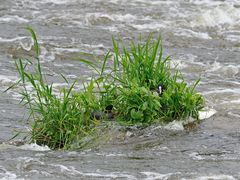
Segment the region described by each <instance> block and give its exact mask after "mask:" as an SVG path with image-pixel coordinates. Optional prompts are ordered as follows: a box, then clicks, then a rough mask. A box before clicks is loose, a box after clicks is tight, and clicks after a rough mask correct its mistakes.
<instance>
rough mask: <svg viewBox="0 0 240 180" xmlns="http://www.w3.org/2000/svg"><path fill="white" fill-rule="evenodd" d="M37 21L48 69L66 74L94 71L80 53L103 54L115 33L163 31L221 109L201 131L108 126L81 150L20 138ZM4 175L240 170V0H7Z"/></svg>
mask: <svg viewBox="0 0 240 180" xmlns="http://www.w3.org/2000/svg"><path fill="white" fill-rule="evenodd" d="M28 25H31V26H32V27H33V29H34V30H35V31H36V33H37V36H38V38H39V42H40V45H41V52H42V54H41V60H42V63H43V66H44V72H45V73H46V75H47V76H48V78H49V79H50V80H52V81H53V82H54V83H55V87H58V86H64V84H63V82H62V80H61V79H60V78H59V73H63V74H64V75H66V76H67V77H68V78H69V79H76V78H79V79H84V78H87V77H89V75H90V73H91V72H89V70H87V69H86V68H85V67H84V66H83V64H81V63H80V62H78V61H75V60H72V59H73V57H79V56H80V54H83V53H90V54H94V55H96V56H99V57H102V56H103V55H104V54H105V53H106V52H107V50H108V49H110V48H111V36H112V35H113V36H115V37H117V36H118V35H120V36H121V37H122V38H123V39H124V40H133V39H136V37H137V36H138V35H139V34H140V33H141V34H142V35H143V36H145V35H147V34H148V33H149V32H154V33H155V34H161V35H162V39H163V44H164V49H165V55H171V57H172V60H173V61H172V63H173V65H175V64H178V69H180V70H181V71H182V72H183V74H184V75H185V77H186V80H187V81H188V82H189V83H190V84H191V83H193V82H194V81H195V80H196V79H198V78H199V77H201V83H200V84H199V86H198V88H197V90H198V91H200V92H201V93H202V94H203V95H204V96H205V98H206V102H207V106H208V107H210V108H213V109H215V110H216V111H217V113H216V114H215V115H214V116H212V117H211V118H208V119H205V120H203V121H202V122H201V123H200V125H199V126H198V127H197V128H195V129H193V130H184V131H182V130H164V129H162V128H160V127H149V128H147V129H142V130H139V129H134V128H133V129H129V130H121V128H120V127H118V126H114V127H115V128H113V129H110V130H109V132H108V133H109V136H110V138H109V139H110V140H109V141H108V142H104V143H103V144H102V145H101V143H100V144H99V145H96V146H94V148H85V149H84V150H79V151H51V150H49V149H48V148H47V147H39V146H37V145H35V144H30V145H28V144H24V145H20V146H19V145H18V146H17V145H15V144H14V143H12V144H11V143H9V141H8V140H9V139H10V138H11V137H12V136H13V135H14V134H15V131H17V130H20V129H27V128H28V126H27V124H26V123H25V122H26V118H27V110H26V109H25V108H24V107H22V106H21V105H19V103H18V102H19V101H18V100H19V95H18V93H17V90H12V91H9V92H8V93H2V91H3V90H4V89H6V88H7V87H8V86H10V85H11V84H13V83H14V82H16V80H17V79H18V74H17V72H16V69H15V66H14V58H17V57H25V56H26V55H27V54H29V53H30V52H28V51H29V50H30V49H31V47H32V42H31V40H30V36H29V33H28V32H26V30H25V28H26V27H27V26H28ZM0 47H1V48H0V90H1V93H0V130H1V131H0V142H1V144H0V179H42V178H45V179H57V178H58V179H164V180H166V179H187V180H188V179H202V180H207V179H217V180H220V179H221V180H223V179H224V180H225V179H229V180H232V179H240V173H239V172H240V64H239V61H240V59H239V58H240V1H239V0H177V1H176V0H108V1H106V0H41V1H34V0H11V1H10V0H8V1H7V0H0Z"/></svg>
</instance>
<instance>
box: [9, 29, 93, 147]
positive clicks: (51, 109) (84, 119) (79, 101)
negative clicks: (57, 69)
mask: <svg viewBox="0 0 240 180" xmlns="http://www.w3.org/2000/svg"><path fill="white" fill-rule="evenodd" d="M28 30H29V31H30V32H31V34H32V38H33V40H34V47H35V53H36V57H34V59H33V62H34V61H36V63H37V64H33V63H32V62H31V61H29V60H25V61H24V60H23V59H19V60H18V61H16V67H17V70H18V72H19V74H20V80H19V81H18V82H17V84H19V83H21V85H22V87H23V91H22V93H21V94H22V97H23V98H22V101H21V102H23V103H24V105H25V106H27V107H28V108H29V110H30V117H32V119H33V122H32V123H31V124H32V130H31V140H32V141H34V142H36V143H37V144H41V145H48V146H49V147H50V148H52V149H60V148H65V149H67V148H69V147H70V146H71V144H72V142H73V141H76V139H78V138H81V137H85V136H86V135H89V134H91V132H92V131H93V130H94V128H95V126H96V121H95V120H94V119H91V118H90V112H91V111H93V110H94V109H95V108H96V107H97V103H96V99H95V95H94V93H92V90H93V82H91V83H90V84H89V86H87V87H86V88H85V90H84V91H82V92H78V93H73V87H74V86H75V82H74V83H72V85H71V86H70V88H69V89H66V88H63V89H61V92H60V94H59V95H58V96H57V95H55V94H54V92H53V87H52V84H51V85H48V84H47V83H46V81H45V80H44V76H43V73H42V68H41V63H40V59H39V54H40V49H39V46H38V42H37V38H36V35H35V33H34V31H33V30H32V29H31V28H28ZM31 67H33V69H34V70H33V71H30V70H28V69H31ZM63 78H64V79H65V80H66V78H65V77H64V76H63ZM66 81H67V80H66ZM29 87H31V88H29ZM10 88H11V87H10ZM30 89H31V90H30Z"/></svg>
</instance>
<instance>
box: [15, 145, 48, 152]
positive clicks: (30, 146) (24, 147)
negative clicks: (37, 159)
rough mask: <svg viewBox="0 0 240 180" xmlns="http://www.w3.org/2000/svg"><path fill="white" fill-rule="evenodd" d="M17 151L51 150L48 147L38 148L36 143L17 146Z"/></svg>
mask: <svg viewBox="0 0 240 180" xmlns="http://www.w3.org/2000/svg"><path fill="white" fill-rule="evenodd" d="M19 149H23V150H31V151H50V150H51V149H50V148H49V147H48V146H46V145H45V146H39V145H37V144H36V143H31V144H24V145H22V146H19Z"/></svg>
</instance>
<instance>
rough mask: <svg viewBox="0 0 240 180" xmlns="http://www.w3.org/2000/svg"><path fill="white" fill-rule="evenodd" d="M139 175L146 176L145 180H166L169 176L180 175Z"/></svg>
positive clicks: (146, 173) (153, 173)
mask: <svg viewBox="0 0 240 180" xmlns="http://www.w3.org/2000/svg"><path fill="white" fill-rule="evenodd" d="M140 173H141V174H144V175H145V176H146V178H145V180H154V179H159V180H161V179H162V180H167V179H169V178H171V176H173V175H176V174H180V173H168V174H160V173H156V172H140Z"/></svg>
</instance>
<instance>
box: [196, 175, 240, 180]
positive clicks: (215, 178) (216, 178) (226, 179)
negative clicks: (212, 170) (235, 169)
mask: <svg viewBox="0 0 240 180" xmlns="http://www.w3.org/2000/svg"><path fill="white" fill-rule="evenodd" d="M209 179H211V180H237V179H236V178H234V177H233V176H230V175H210V176H200V177H197V178H195V180H209Z"/></svg>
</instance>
